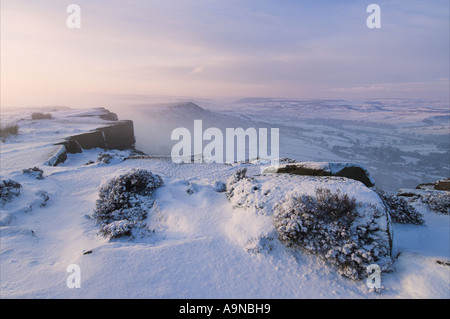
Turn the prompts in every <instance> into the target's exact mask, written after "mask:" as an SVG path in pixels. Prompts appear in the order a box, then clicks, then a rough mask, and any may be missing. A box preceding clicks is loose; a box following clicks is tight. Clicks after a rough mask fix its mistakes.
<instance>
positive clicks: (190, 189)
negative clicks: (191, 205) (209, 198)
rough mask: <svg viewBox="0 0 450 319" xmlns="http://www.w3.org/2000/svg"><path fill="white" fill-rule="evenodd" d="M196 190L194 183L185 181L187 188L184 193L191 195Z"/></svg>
mask: <svg viewBox="0 0 450 319" xmlns="http://www.w3.org/2000/svg"><path fill="white" fill-rule="evenodd" d="M197 192H198V187H197V185H195V184H192V183H189V182H188V183H187V188H186V193H188V194H189V195H192V194H194V193H197Z"/></svg>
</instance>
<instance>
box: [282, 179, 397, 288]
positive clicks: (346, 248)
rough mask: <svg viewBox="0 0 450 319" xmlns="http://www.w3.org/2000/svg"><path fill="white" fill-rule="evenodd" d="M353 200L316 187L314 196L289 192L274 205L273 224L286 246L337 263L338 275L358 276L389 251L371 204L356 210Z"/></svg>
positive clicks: (362, 274)
mask: <svg viewBox="0 0 450 319" xmlns="http://www.w3.org/2000/svg"><path fill="white" fill-rule="evenodd" d="M356 208H357V204H356V200H355V199H354V198H349V197H348V196H347V195H346V194H341V193H340V192H335V193H332V192H331V191H330V190H328V189H322V188H319V189H317V190H316V196H310V195H302V196H296V195H292V194H291V195H289V196H287V198H286V199H285V200H284V201H281V202H279V203H278V204H276V205H275V206H274V216H273V219H274V225H275V229H276V230H277V232H278V238H279V240H280V241H281V242H282V243H283V244H285V245H286V246H287V247H292V248H301V249H303V250H305V251H307V252H309V253H313V254H316V255H318V256H320V257H321V258H323V259H324V260H325V261H327V262H329V263H331V264H333V265H335V266H337V269H338V273H340V274H341V275H343V276H345V277H348V278H351V279H354V280H358V279H359V280H360V279H363V278H366V276H367V274H366V267H367V266H368V265H370V264H373V263H376V262H377V261H379V260H381V259H385V258H386V256H389V255H390V242H389V240H387V236H386V234H385V233H384V234H383V233H382V232H380V227H379V224H378V223H377V218H380V217H383V215H384V214H385V213H384V212H382V211H380V210H379V209H377V208H376V207H374V206H372V205H368V206H367V207H366V208H365V210H364V213H363V214H364V215H360V214H359V213H358V210H357V209H356Z"/></svg>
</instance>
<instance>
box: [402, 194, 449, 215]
mask: <svg viewBox="0 0 450 319" xmlns="http://www.w3.org/2000/svg"><path fill="white" fill-rule="evenodd" d="M397 196H398V197H400V198H404V199H405V200H406V201H407V202H409V203H410V204H413V205H416V204H419V205H420V204H425V205H426V206H427V207H428V208H429V209H430V210H431V211H433V212H436V213H441V214H446V215H449V214H450V192H448V191H441V190H424V189H401V190H399V191H398V194H397Z"/></svg>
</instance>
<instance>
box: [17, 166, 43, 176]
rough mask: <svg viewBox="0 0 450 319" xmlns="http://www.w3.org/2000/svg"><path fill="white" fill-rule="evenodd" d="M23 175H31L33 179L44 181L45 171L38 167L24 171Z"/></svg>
mask: <svg viewBox="0 0 450 319" xmlns="http://www.w3.org/2000/svg"><path fill="white" fill-rule="evenodd" d="M22 173H23V174H27V175H29V176H31V177H33V178H36V179H43V178H44V171H43V170H41V169H40V168H38V167H36V166H35V167H32V168H26V169H23V170H22Z"/></svg>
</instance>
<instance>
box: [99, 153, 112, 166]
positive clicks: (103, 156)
mask: <svg viewBox="0 0 450 319" xmlns="http://www.w3.org/2000/svg"><path fill="white" fill-rule="evenodd" d="M112 158H113V156H112V155H111V154H109V153H100V154H98V157H97V163H101V164H109V162H110V161H111V159H112Z"/></svg>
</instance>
